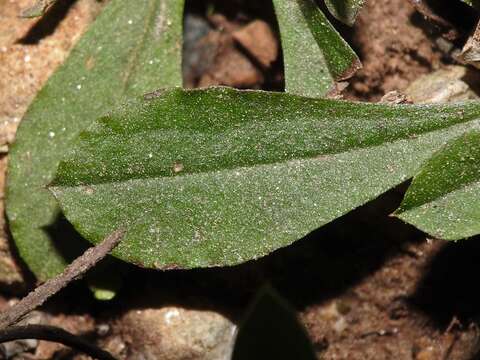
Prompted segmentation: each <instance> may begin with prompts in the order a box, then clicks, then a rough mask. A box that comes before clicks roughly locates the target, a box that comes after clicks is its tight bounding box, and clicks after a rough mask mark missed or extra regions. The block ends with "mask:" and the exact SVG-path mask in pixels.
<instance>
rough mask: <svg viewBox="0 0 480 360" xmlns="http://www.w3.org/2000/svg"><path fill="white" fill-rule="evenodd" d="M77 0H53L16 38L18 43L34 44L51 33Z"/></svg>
mask: <svg viewBox="0 0 480 360" xmlns="http://www.w3.org/2000/svg"><path fill="white" fill-rule="evenodd" d="M76 1H77V0H59V1H57V2H55V3H54V4H53V5H52V6H51V7H50V8H49V9H48V10H47V12H46V13H45V15H43V16H42V17H41V18H40V19H39V20H38V21H37V23H36V24H35V25H34V26H33V27H32V28H31V29H30V30H29V31H28V33H27V34H25V36H24V37H22V38H21V39H19V40H18V43H19V44H23V45H35V44H38V43H39V42H40V40H42V39H43V38H46V37H47V36H49V35H52V34H53V33H54V31H55V29H56V28H57V26H58V24H60V22H61V21H62V20H63V19H64V18H65V16H66V15H67V13H68V10H70V8H71V7H72V5H73V4H74V3H75V2H76Z"/></svg>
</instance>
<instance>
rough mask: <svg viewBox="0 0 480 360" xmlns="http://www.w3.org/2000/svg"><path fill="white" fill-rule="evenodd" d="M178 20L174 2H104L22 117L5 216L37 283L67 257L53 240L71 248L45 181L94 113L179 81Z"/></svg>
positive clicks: (178, 4) (13, 152)
mask: <svg viewBox="0 0 480 360" xmlns="http://www.w3.org/2000/svg"><path fill="white" fill-rule="evenodd" d="M182 17H183V1H181V0H149V1H130V0H112V1H111V2H110V3H109V4H108V5H107V7H106V8H105V10H104V11H103V12H102V14H101V15H100V16H99V17H98V18H97V20H96V21H95V23H94V24H93V25H92V26H91V27H90V29H89V30H88V31H87V33H86V34H85V35H84V36H83V37H82V39H81V40H80V41H79V43H78V45H77V46H76V47H75V48H74V49H73V50H72V53H71V55H70V57H69V58H68V59H67V61H66V63H65V64H64V65H63V66H62V67H61V68H60V69H59V70H58V71H57V72H56V73H55V74H54V75H53V76H52V77H51V78H50V79H49V81H48V83H47V84H46V86H45V87H44V88H43V89H42V90H41V91H40V92H39V94H38V95H37V97H36V99H35V100H34V102H33V103H32V105H31V106H30V108H29V110H28V112H27V114H26V115H25V117H24V119H23V120H22V123H21V124H20V128H19V129H18V132H17V138H16V142H15V144H14V146H13V147H12V149H11V152H10V159H9V163H10V166H9V176H8V189H7V190H8V194H7V197H8V199H7V213H8V217H9V220H10V228H11V230H12V233H13V237H14V240H15V243H16V245H17V247H18V250H19V253H20V255H21V257H22V258H23V259H24V260H25V262H26V263H27V265H28V266H29V267H30V269H31V270H32V271H33V272H34V273H35V275H37V277H38V278H39V279H40V280H45V279H46V278H48V277H51V276H53V275H55V274H57V273H59V272H60V271H61V270H62V269H63V267H64V265H65V263H66V261H67V260H65V259H64V254H63V251H62V250H60V249H59V248H58V241H57V240H59V241H60V245H61V244H62V242H63V246H64V248H66V249H67V250H71V247H72V246H73V240H72V239H71V238H70V237H68V238H65V237H66V235H65V234H61V233H60V232H59V230H58V229H57V225H56V224H57V223H58V222H57V219H58V218H59V216H60V209H59V208H58V205H57V203H56V201H55V199H54V198H53V197H52V196H51V194H50V193H49V192H48V190H47V189H46V184H48V183H49V182H50V181H51V180H52V178H53V175H54V174H55V170H56V168H57V166H58V163H59V161H60V159H61V158H62V157H63V156H64V154H65V152H66V151H68V149H69V148H70V147H71V146H72V142H73V140H74V139H75V137H76V136H77V135H78V133H79V132H80V131H81V130H83V129H84V128H85V127H86V126H88V125H89V124H91V123H92V121H94V120H95V118H97V117H99V116H101V115H102V114H103V113H105V112H106V111H107V110H109V109H110V108H112V107H113V106H114V105H115V104H117V103H118V102H123V101H125V98H126V97H128V96H132V95H133V96H137V95H140V94H143V93H145V92H148V91H152V90H154V89H156V88H158V87H159V86H176V85H181V83H182V78H181V67H180V66H181V36H182ZM55 237H57V239H56V240H54V238H55ZM58 238H60V239H58Z"/></svg>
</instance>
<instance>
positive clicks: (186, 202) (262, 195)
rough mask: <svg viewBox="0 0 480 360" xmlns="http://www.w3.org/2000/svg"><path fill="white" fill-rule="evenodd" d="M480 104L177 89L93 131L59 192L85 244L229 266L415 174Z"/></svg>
mask: <svg viewBox="0 0 480 360" xmlns="http://www.w3.org/2000/svg"><path fill="white" fill-rule="evenodd" d="M479 118H480V105H479V104H478V103H467V104H462V105H423V106H414V105H411V106H392V105H387V104H362V103H350V102H343V101H333V100H326V99H312V98H303V97H298V96H295V95H290V94H285V93H268V92H261V91H237V90H233V89H229V88H214V89H205V90H181V89H172V90H164V91H161V92H157V93H155V94H152V95H150V96H148V97H147V99H146V100H143V99H139V100H136V101H133V100H132V101H131V102H129V103H128V104H126V105H125V106H123V108H121V109H120V110H118V111H116V112H114V113H112V114H110V115H109V116H105V117H102V118H101V119H100V120H99V121H98V122H96V123H95V125H94V126H93V127H92V128H90V129H89V130H88V131H86V132H83V133H82V134H81V135H80V137H79V142H78V143H77V144H76V145H75V147H74V148H73V151H72V153H71V154H70V155H69V156H68V157H67V158H66V159H65V160H64V161H62V162H61V164H60V166H59V168H58V172H57V176H56V178H55V180H54V182H53V184H52V187H51V190H52V191H53V193H54V194H55V196H56V197H57V199H58V201H59V202H60V204H61V207H62V209H63V211H64V214H65V215H66V217H67V218H68V219H69V220H70V221H71V223H72V224H73V225H74V226H75V227H76V228H77V229H78V230H79V231H80V233H81V234H82V235H83V236H84V237H85V238H86V239H88V240H91V241H93V242H98V241H101V239H102V238H103V237H104V236H105V235H106V234H108V233H109V231H110V232H111V229H115V228H118V227H119V226H122V227H127V228H128V232H127V234H126V235H125V238H124V239H123V241H122V243H121V244H120V245H119V246H118V247H117V248H116V249H115V251H114V255H116V256H118V257H120V258H122V259H124V260H126V261H129V262H132V263H134V264H139V265H142V266H146V267H156V268H160V269H168V268H194V267H206V266H221V265H233V264H238V263H241V262H244V261H246V260H249V259H255V258H258V257H260V256H263V255H266V254H268V253H270V252H271V251H273V250H275V249H278V248H280V247H284V246H287V245H289V244H291V243H292V242H294V241H296V240H298V239H299V238H301V237H303V236H304V235H306V234H308V233H309V232H311V231H312V230H314V229H316V228H318V227H320V226H322V225H324V224H326V223H328V222H330V221H332V220H334V219H335V218H337V217H339V216H341V215H343V214H345V213H347V212H349V211H350V210H352V209H354V208H356V207H357V206H360V205H362V204H364V203H366V202H367V201H369V200H371V199H373V198H375V197H377V196H378V195H379V194H381V193H383V192H385V191H387V190H388V189H390V188H392V187H394V186H396V185H397V184H400V183H401V182H403V181H405V180H407V179H408V178H410V177H411V176H413V175H414V174H415V173H416V172H417V170H418V168H419V167H420V165H421V164H422V163H423V162H424V161H425V160H427V159H428V158H429V157H430V156H431V155H432V154H433V153H434V151H435V150H437V149H438V148H439V147H440V146H442V145H443V144H444V143H445V142H446V141H448V140H449V139H451V138H453V137H455V136H458V135H459V134H461V133H463V132H465V131H467V130H469V129H471V128H473V127H475V126H478V124H479Z"/></svg>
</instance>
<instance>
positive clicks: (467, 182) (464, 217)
mask: <svg viewBox="0 0 480 360" xmlns="http://www.w3.org/2000/svg"><path fill="white" fill-rule="evenodd" d="M395 214H396V216H398V217H399V218H400V219H402V220H404V221H406V222H409V223H411V224H413V225H415V226H416V227H418V228H419V229H421V230H423V231H425V232H427V233H429V234H430V235H432V236H434V237H436V238H440V239H445V240H458V239H462V238H466V237H470V236H473V235H477V234H480V131H479V130H478V129H476V130H472V131H470V132H468V133H466V134H464V135H462V136H460V137H458V138H457V139H454V140H452V141H451V142H449V143H448V144H447V145H445V147H443V148H442V149H441V150H440V151H438V152H437V153H436V154H435V155H434V156H433V157H432V158H431V159H429V160H428V161H427V163H426V164H425V165H424V166H423V167H422V168H421V169H420V172H419V173H418V174H417V175H416V176H415V178H414V179H413V182H412V185H411V186H410V188H409V189H408V191H407V193H406V195H405V199H404V200H403V202H402V204H401V205H400V208H399V209H398V210H397V211H396V212H395Z"/></svg>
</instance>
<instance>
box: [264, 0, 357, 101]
mask: <svg viewBox="0 0 480 360" xmlns="http://www.w3.org/2000/svg"><path fill="white" fill-rule="evenodd" d="M273 4H274V6H275V12H276V14H277V19H278V23H279V28H280V35H281V41H282V48H283V57H284V63H285V65H284V66H285V90H286V91H287V92H289V93H292V94H297V95H303V96H310V97H322V96H325V95H326V94H328V93H329V92H333V91H334V90H335V88H336V87H335V83H336V82H337V81H341V80H345V79H348V78H349V77H351V76H352V75H353V74H354V73H355V72H356V71H357V70H358V69H359V68H361V64H360V60H359V59H358V57H357V56H356V55H355V53H354V52H353V50H352V49H351V48H350V46H349V45H348V44H347V43H346V42H345V40H343V39H342V37H341V36H340V34H338V32H337V31H336V30H335V28H334V27H333V26H332V25H331V24H330V22H329V21H328V19H327V18H326V17H325V15H324V14H323V13H322V11H321V10H320V9H319V8H318V7H317V6H316V5H315V4H314V3H313V2H312V0H288V1H287V0H273Z"/></svg>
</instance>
